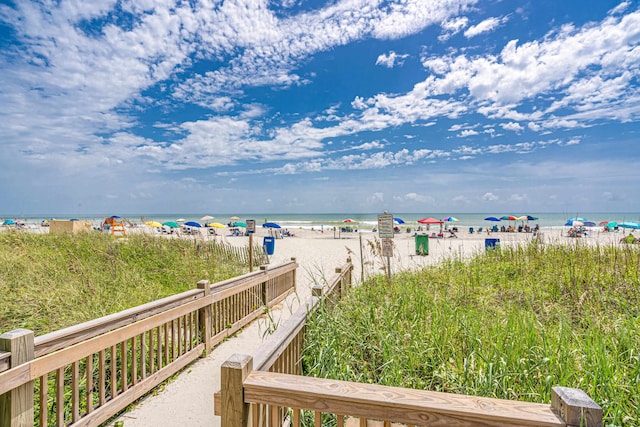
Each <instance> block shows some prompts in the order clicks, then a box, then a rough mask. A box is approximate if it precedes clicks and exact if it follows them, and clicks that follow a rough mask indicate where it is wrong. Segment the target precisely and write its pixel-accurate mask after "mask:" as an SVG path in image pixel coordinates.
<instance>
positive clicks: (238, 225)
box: [233, 221, 247, 228]
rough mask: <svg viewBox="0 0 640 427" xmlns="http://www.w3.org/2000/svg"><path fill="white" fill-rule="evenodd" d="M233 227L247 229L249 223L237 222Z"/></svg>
mask: <svg viewBox="0 0 640 427" xmlns="http://www.w3.org/2000/svg"><path fill="white" fill-rule="evenodd" d="M233 226H234V227H242V228H247V223H246V222H239V221H236V222H234V223H233Z"/></svg>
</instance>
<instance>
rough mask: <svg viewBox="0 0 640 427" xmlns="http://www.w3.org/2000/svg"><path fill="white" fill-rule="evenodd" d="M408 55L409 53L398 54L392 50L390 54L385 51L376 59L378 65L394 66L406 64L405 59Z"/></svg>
mask: <svg viewBox="0 0 640 427" xmlns="http://www.w3.org/2000/svg"><path fill="white" fill-rule="evenodd" d="M408 56H409V55H406V54H405V55H398V54H397V53H395V52H394V51H391V52H389V53H388V54H385V53H383V54H381V55H380V56H378V59H377V60H376V65H383V66H385V67H387V68H393V67H394V66H396V65H402V64H404V60H405V58H407V57H408Z"/></svg>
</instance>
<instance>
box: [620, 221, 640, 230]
mask: <svg viewBox="0 0 640 427" xmlns="http://www.w3.org/2000/svg"><path fill="white" fill-rule="evenodd" d="M618 227H622V228H631V229H633V230H637V229H639V228H640V224H638V223H637V222H621V223H619V224H618Z"/></svg>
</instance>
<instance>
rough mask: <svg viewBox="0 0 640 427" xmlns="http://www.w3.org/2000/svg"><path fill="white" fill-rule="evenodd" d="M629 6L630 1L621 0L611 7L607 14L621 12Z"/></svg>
mask: <svg viewBox="0 0 640 427" xmlns="http://www.w3.org/2000/svg"><path fill="white" fill-rule="evenodd" d="M629 6H631V2H629V1H623V2H621V3H620V4H619V5H617V6H616V7H614V8H613V9H611V11H609V14H610V15H615V14H618V13H622V12H624V11H625V10H627V9H628V8H629Z"/></svg>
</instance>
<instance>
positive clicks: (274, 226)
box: [262, 222, 282, 228]
mask: <svg viewBox="0 0 640 427" xmlns="http://www.w3.org/2000/svg"><path fill="white" fill-rule="evenodd" d="M262 227H263V228H282V227H280V226H279V225H278V224H276V223H275V222H265V223H264V224H262Z"/></svg>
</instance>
